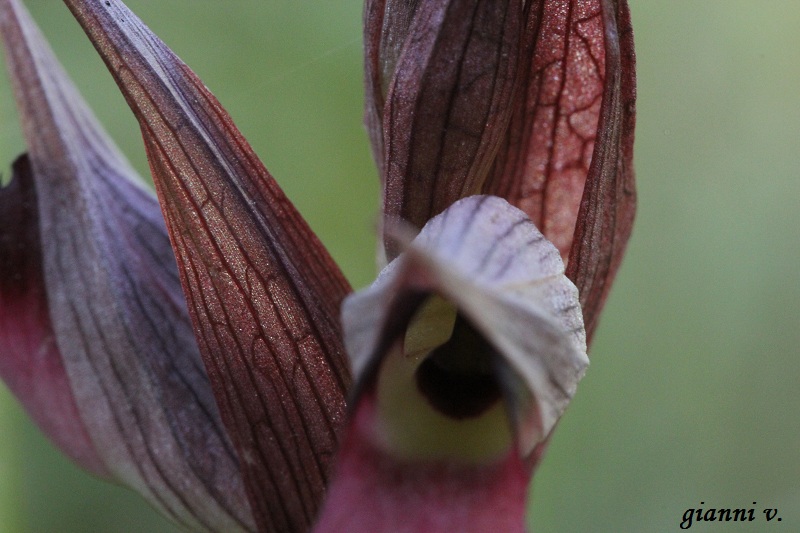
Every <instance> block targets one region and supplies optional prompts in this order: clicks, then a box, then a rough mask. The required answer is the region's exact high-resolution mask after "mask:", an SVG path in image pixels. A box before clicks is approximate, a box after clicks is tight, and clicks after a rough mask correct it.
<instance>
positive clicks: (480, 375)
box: [415, 315, 501, 420]
mask: <svg viewBox="0 0 800 533" xmlns="http://www.w3.org/2000/svg"><path fill="white" fill-rule="evenodd" d="M495 357H497V355H496V354H495V350H494V348H492V346H490V345H489V343H488V342H486V340H485V339H484V338H483V337H482V336H481V334H480V333H478V332H477V331H476V330H475V328H473V327H472V326H471V325H470V324H469V323H468V322H467V321H466V320H465V319H464V318H463V317H461V316H460V315H458V316H457V317H456V320H455V324H454V326H453V333H452V335H451V336H450V338H449V339H448V340H447V342H445V343H444V344H442V345H441V346H438V347H437V348H435V349H434V350H433V351H432V352H431V354H430V355H429V356H428V357H427V358H425V360H424V361H423V362H422V364H420V365H419V368H417V371H416V373H415V378H416V382H417V387H418V389H419V391H420V392H421V393H422V395H423V396H425V398H426V399H427V400H428V402H430V404H431V406H432V407H433V408H434V409H436V410H437V411H439V412H440V413H442V414H443V415H445V416H448V417H451V418H455V419H458V420H461V419H465V418H473V417H477V416H480V415H481V414H483V413H484V412H485V411H487V410H488V409H489V408H491V407H492V406H493V405H494V404H495V403H496V402H497V401H498V400H500V396H501V389H500V384H499V383H498V381H497V378H496V377H495V376H496V372H495V371H494V368H493V364H492V360H493V359H494V358H495Z"/></svg>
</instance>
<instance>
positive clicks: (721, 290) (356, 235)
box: [0, 0, 800, 533]
mask: <svg viewBox="0 0 800 533" xmlns="http://www.w3.org/2000/svg"><path fill="white" fill-rule="evenodd" d="M128 3H129V5H130V6H131V7H132V8H133V9H134V10H135V11H136V12H137V13H138V14H139V15H140V16H141V17H142V18H143V19H144V20H145V21H146V22H147V23H148V24H149V25H150V26H151V27H152V28H153V29H154V30H155V31H156V33H157V34H159V35H160V36H161V37H162V38H163V39H164V40H165V41H166V42H167V44H169V45H170V46H171V47H172V48H173V49H174V50H175V51H176V52H177V53H178V54H179V55H180V56H181V57H182V58H183V59H184V60H185V61H186V62H187V63H188V64H189V65H190V66H192V67H193V68H194V69H195V70H196V72H197V73H198V74H199V75H200V77H201V78H202V79H203V80H204V81H205V82H206V84H207V85H208V86H209V87H210V88H211V89H212V91H214V92H215V94H216V95H217V96H218V97H219V99H220V100H221V101H222V103H223V105H225V106H226V107H227V109H228V110H229V111H230V113H231V115H232V116H233V117H234V119H235V120H236V121H237V124H238V125H239V127H240V128H241V129H242V131H243V132H244V134H245V135H246V136H247V138H248V139H249V140H250V142H251V143H252V144H253V146H254V148H255V150H256V152H258V153H259V155H260V156H261V157H262V159H263V160H264V161H265V163H266V165H267V167H268V168H269V169H270V170H271V171H272V173H273V174H274V175H275V176H276V178H277V179H278V181H279V183H280V184H281V185H282V186H283V187H284V189H285V190H286V192H287V194H288V195H289V197H290V198H292V199H293V200H294V201H295V203H296V204H297V206H298V207H299V209H300V211H301V212H302V213H303V214H304V215H305V216H306V217H307V218H308V220H309V222H310V223H311V225H312V227H313V228H314V229H315V230H316V231H317V232H318V233H319V235H320V237H321V238H322V240H323V241H324V242H325V243H326V244H327V245H328V246H329V247H330V249H331V251H332V253H333V255H334V257H335V258H336V259H337V261H339V263H340V265H341V266H342V268H343V269H344V271H345V273H346V274H347V275H348V277H349V278H350V280H351V281H352V283H353V284H354V286H356V287H361V286H364V285H366V284H367V283H369V282H370V281H371V278H372V276H373V273H374V272H373V251H374V244H373V241H374V230H373V228H374V225H375V219H376V214H377V205H378V204H377V195H378V186H377V184H378V180H377V175H376V172H375V169H374V166H373V164H372V161H371V157H370V154H369V149H368V145H367V139H366V135H365V133H364V130H363V127H362V124H361V114H362V110H361V106H362V103H361V101H362V96H363V91H362V87H361V80H362V73H361V40H360V26H361V3H360V2H358V1H355V0H350V1H346V2H330V1H323V0H315V1H310V0H302V1H297V2H289V1H287V0H258V1H255V0H247V1H245V0H239V1H236V2H217V1H210V0H206V1H190V0H171V1H169V2H154V1H146V0H139V1H134V0H131V1H130V2H128ZM28 6H29V8H30V9H31V11H32V12H33V14H34V16H35V18H36V20H37V21H38V22H39V24H40V25H41V26H42V28H43V30H44V32H45V34H46V35H47V36H48V38H49V39H50V41H51V43H52V44H53V45H54V47H55V49H56V52H57V54H58V55H59V57H60V58H61V60H62V61H63V62H64V64H65V66H66V68H67V70H68V71H69V72H70V73H71V74H72V75H73V76H74V78H75V79H76V80H77V82H78V85H79V86H80V87H81V89H82V91H83V92H84V95H85V96H86V97H87V99H88V100H89V102H90V103H91V105H92V106H93V108H94V109H95V111H96V112H97V114H98V115H99V116H100V118H101V120H102V121H103V122H104V123H105V125H106V126H107V128H108V129H109V131H110V133H111V134H112V136H113V137H114V138H115V139H116V140H117V142H118V143H119V144H120V146H121V147H122V149H123V150H124V151H125V152H126V153H127V154H128V156H129V157H130V158H131V159H132V161H133V163H134V164H135V166H136V167H137V168H138V169H139V170H140V171H141V172H142V174H143V175H147V173H148V170H147V164H146V161H145V159H144V155H143V149H142V143H141V139H140V136H139V131H138V128H137V126H136V124H135V122H134V120H133V118H132V116H131V114H130V113H129V111H128V109H127V107H125V105H124V102H123V100H122V98H121V97H120V96H119V94H118V93H117V92H116V89H115V87H114V85H113V84H112V82H111V81H110V77H109V75H108V74H107V73H106V71H105V68H104V67H103V65H102V63H101V61H100V60H99V58H98V57H97V55H96V54H95V52H94V50H93V48H92V47H91V46H90V45H89V44H88V42H87V40H86V39H85V37H84V35H83V34H82V32H81V31H80V30H79V29H78V27H77V24H76V23H75V22H74V21H73V20H72V18H71V16H70V15H69V13H68V12H67V10H66V8H65V7H64V6H63V5H61V3H60V2H56V1H54V0H38V1H33V0H29V1H28ZM631 9H632V12H633V22H634V30H635V34H636V45H637V48H636V51H637V62H638V72H639V76H638V77H639V100H638V127H637V135H636V168H637V175H638V187H639V212H638V219H637V223H636V226H635V230H634V236H633V239H632V241H631V243H630V247H629V252H628V256H627V258H626V261H625V263H624V265H623V268H622V270H621V272H620V274H619V277H618V278H617V283H616V286H615V290H614V291H613V293H612V296H611V298H610V300H609V303H608V306H607V307H606V311H605V314H604V317H603V320H602V323H601V326H600V328H599V330H598V333H597V336H596V339H595V343H594V346H593V349H592V353H591V355H592V366H591V368H590V370H589V372H588V374H587V376H586V378H585V380H584V381H583V383H582V385H581V387H580V389H579V392H578V395H577V397H576V399H575V401H574V403H573V405H572V406H571V407H570V409H569V411H568V412H567V414H566V416H565V417H564V419H563V420H562V422H561V424H560V425H559V427H558V430H557V432H556V434H555V436H554V438H553V440H552V444H551V446H550V450H549V452H548V454H547V456H546V458H545V461H544V463H543V465H542V467H541V469H540V471H539V473H538V475H537V478H536V482H535V485H534V489H533V493H532V498H533V499H532V505H531V524H532V526H533V529H534V530H535V531H537V532H560V531H601V532H605V531H609V532H612V531H614V532H616V531H675V530H678V524H679V522H680V520H681V516H682V514H683V512H684V511H685V510H686V509H687V508H689V507H697V506H698V505H700V502H701V501H704V502H705V505H704V506H703V507H755V508H756V509H757V513H758V515H759V517H758V518H759V521H756V522H753V523H750V524H736V526H735V530H736V531H770V530H772V529H776V530H782V531H800V419H799V418H798V408H799V407H800V386H799V384H798V377H800V357H798V352H799V351H800V214H799V211H800V210H799V208H800V2H797V1H796V0H781V1H779V0H770V1H760V2H752V1H745V0H681V1H676V0H672V1H669V2H665V1H664V2H658V1H644V0H631ZM22 150H23V142H22V139H21V137H20V132H19V128H18V126H17V117H16V113H15V110H14V108H13V102H12V99H11V94H10V88H9V85H8V81H7V79H6V78H5V76H3V77H2V78H0V168H2V171H3V173H4V174H5V175H7V171H8V165H9V164H10V162H11V160H12V158H13V157H14V156H15V155H16V154H18V153H19V152H21V151H22ZM752 502H757V504H755V505H753V504H752ZM765 507H769V508H778V510H779V516H780V517H781V518H782V522H780V523H778V522H776V521H773V522H772V523H769V524H768V523H766V522H765V521H764V518H763V514H761V509H763V508H765ZM731 528H732V526H731V525H730V524H714V523H711V524H707V523H700V524H697V525H695V526H693V527H692V530H693V531H731V530H733V529H731ZM73 531H74V532H86V533H90V532H103V533H114V532H125V533H136V532H145V531H146V532H168V531H175V529H174V527H173V526H171V525H170V524H168V523H166V522H165V521H164V520H163V519H161V518H160V517H159V516H157V515H156V513H155V512H154V511H151V510H150V509H149V508H148V506H147V505H146V504H145V503H143V502H142V501H141V500H140V499H139V498H138V497H137V496H135V495H133V494H131V493H129V492H127V491H126V490H124V489H119V488H116V487H112V486H109V485H106V484H103V483H100V482H98V481H95V480H93V479H92V478H90V477H88V476H86V475H84V474H83V473H81V472H80V471H79V470H78V469H77V468H75V467H73V466H72V465H71V464H70V463H68V462H67V461H66V460H65V459H64V458H62V457H61V456H60V455H59V453H58V452H57V451H56V450H54V449H53V448H52V446H51V445H50V444H49V443H48V442H47V441H46V440H45V439H44V438H43V437H42V436H41V435H40V434H39V432H38V430H37V429H36V428H35V427H33V426H32V425H31V424H30V422H29V421H28V420H27V418H26V416H25V415H24V413H22V412H21V410H20V408H19V406H18V405H17V404H16V402H15V400H14V399H13V398H12V397H11V396H10V394H9V393H8V391H7V390H6V389H5V388H3V386H2V385H0V533H28V532H35V533H49V532H59V533H64V532H73Z"/></svg>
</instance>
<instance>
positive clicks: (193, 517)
mask: <svg viewBox="0 0 800 533" xmlns="http://www.w3.org/2000/svg"><path fill="white" fill-rule="evenodd" d="M0 8H2V10H3V23H4V25H3V37H4V38H5V39H6V43H7V48H9V49H10V51H11V53H10V54H9V57H10V62H11V69H10V70H11V72H12V73H13V74H14V76H15V79H14V82H15V89H16V95H17V100H18V104H19V106H20V109H21V115H22V116H23V117H24V119H25V120H24V121H23V122H24V126H25V135H26V140H27V143H28V146H29V149H30V161H31V166H32V171H33V174H34V179H35V182H36V187H37V197H38V202H37V204H38V215H39V232H40V235H41V245H42V262H43V273H44V280H45V285H46V291H47V298H48V303H49V314H50V317H51V320H52V326H53V331H54V334H55V340H56V343H57V345H58V349H59V352H60V354H61V356H62V358H63V363H64V368H65V370H66V374H67V375H68V378H69V383H70V387H71V392H72V394H73V396H74V399H75V402H76V404H77V406H78V410H79V412H80V416H81V418H82V420H83V423H84V424H85V425H86V428H87V430H88V434H89V436H90V437H91V439H92V442H93V444H94V447H95V449H96V450H97V453H98V454H99V456H100V457H101V460H102V461H103V463H104V466H105V468H106V469H107V470H108V471H109V472H110V474H111V475H112V476H113V477H114V478H116V479H117V480H119V481H121V482H123V483H125V484H127V485H130V486H132V487H133V488H135V489H137V490H138V491H139V492H141V493H142V494H143V495H144V496H145V497H146V498H147V499H148V500H150V501H151V503H153V504H154V505H156V506H157V507H159V508H160V509H161V510H162V511H163V512H164V513H165V514H167V515H168V516H170V517H171V518H172V519H174V520H175V521H176V522H178V523H181V524H183V525H184V526H185V527H188V528H191V529H192V530H198V531H212V530H213V531H217V530H221V529H222V530H251V529H253V528H254V527H255V526H254V523H253V519H252V515H251V513H250V509H249V506H248V505H247V503H246V497H245V491H244V484H243V482H242V478H241V476H240V474H239V464H238V458H237V456H236V454H235V452H234V450H233V447H232V445H231V443H230V440H229V438H228V436H227V434H226V432H225V429H224V427H223V425H222V421H221V418H220V414H219V410H218V408H217V406H216V402H215V399H214V396H213V392H212V390H211V384H210V382H209V379H208V376H207V374H206V372H205V370H204V368H203V365H202V361H201V359H200V354H199V352H198V349H197V343H196V341H195V340H194V336H193V333H192V329H191V324H190V321H189V316H188V313H187V310H186V306H185V303H184V302H183V298H182V294H181V288H180V285H179V284H178V283H177V281H178V276H177V268H176V265H175V260H174V256H173V255H172V252H171V249H170V247H169V241H168V238H167V235H166V228H165V227H164V223H163V219H162V218H161V214H160V212H159V208H158V204H157V202H156V201H155V198H154V197H153V196H152V195H151V194H150V193H148V192H147V191H145V190H144V189H143V188H142V186H141V185H139V184H138V183H137V181H138V178H136V176H135V175H134V174H133V171H132V170H131V169H130V167H129V166H128V164H127V163H126V162H125V161H124V159H122V158H121V156H120V155H119V154H118V152H117V150H116V148H114V147H113V146H112V145H111V144H110V141H108V140H107V137H106V136H105V134H104V132H103V131H102V130H101V128H100V127H99V125H97V124H96V122H95V120H94V118H93V116H92V115H91V113H90V112H89V110H88V109H87V108H86V106H85V104H84V103H83V101H82V100H81V98H80V96H79V95H78V94H77V92H76V90H75V89H74V87H73V86H72V85H71V83H70V82H69V81H68V79H67V77H66V75H65V74H64V73H63V72H62V70H61V69H60V65H58V63H57V62H56V60H55V58H54V57H52V55H51V53H50V52H49V50H48V49H47V46H46V44H45V43H44V40H43V38H42V37H41V36H40V35H39V34H38V31H37V30H36V28H35V26H34V25H33V23H32V22H31V21H30V20H29V18H28V16H27V13H25V12H24V11H23V9H22V7H21V6H20V5H19V4H17V3H16V1H14V0H4V1H3V2H2V3H0Z"/></svg>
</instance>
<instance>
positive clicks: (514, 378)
mask: <svg viewBox="0 0 800 533" xmlns="http://www.w3.org/2000/svg"><path fill="white" fill-rule="evenodd" d="M343 322H344V328H345V338H346V342H347V349H348V353H349V354H350V357H351V361H352V363H353V369H354V373H355V376H356V378H357V380H358V382H357V383H358V386H357V396H356V398H355V404H354V416H353V419H352V420H351V423H350V426H349V428H348V434H347V435H346V436H345V440H344V443H343V447H342V449H341V451H340V459H339V461H340V462H339V465H338V467H337V475H336V476H335V478H334V481H333V484H332V486H331V489H330V495H329V499H328V501H327V503H326V507H325V509H324V510H323V514H322V517H321V519H320V524H319V526H318V529H317V531H321V532H322V531H324V532H328V531H331V532H332V531H352V532H361V531H363V532H366V531H372V532H383V531H424V532H426V533H427V532H431V533H432V532H438V531H441V532H444V531H454V530H455V531H465V532H469V531H476V532H477V531H486V530H487V528H490V527H500V525H501V524H505V525H504V526H503V527H502V528H501V530H503V531H521V528H522V525H523V523H524V520H523V518H524V501H525V497H524V495H525V492H526V490H525V487H526V486H527V481H528V479H529V476H530V469H529V468H527V467H526V466H524V464H523V461H522V459H527V458H528V457H529V456H530V454H531V453H532V452H533V450H534V447H535V446H536V444H538V443H539V442H541V441H542V440H544V439H545V438H546V436H547V435H548V434H549V432H550V430H551V429H552V428H553V426H554V425H555V423H556V421H557V420H558V418H559V417H560V416H561V414H562V412H563V411H564V409H565V408H566V406H567V404H568V403H569V401H570V399H571V398H572V395H573V394H574V393H575V390H576V386H577V382H578V380H579V379H580V378H581V377H582V376H583V373H584V371H585V369H586V366H587V365H588V363H589V360H588V358H587V357H586V339H585V334H584V330H583V321H582V317H581V312H580V305H579V303H578V293H577V289H576V288H575V286H574V285H573V284H572V283H571V282H570V281H569V280H568V279H567V278H566V277H565V276H564V267H563V262H562V260H561V257H560V255H559V253H558V250H557V249H556V248H555V247H554V246H553V245H552V244H550V243H549V242H548V241H547V240H545V239H544V237H543V236H542V234H541V233H540V232H539V231H538V230H537V229H536V227H535V226H534V225H533V223H532V222H531V221H530V219H529V218H528V217H527V215H525V213H523V212H522V211H520V210H519V209H516V208H514V207H512V206H511V205H509V204H508V203H507V202H505V201H504V200H502V199H500V198H497V197H492V196H472V197H469V198H465V199H463V200H460V201H458V202H456V203H455V204H453V205H452V206H450V207H449V208H448V209H446V210H445V211H444V212H443V213H442V214H440V215H438V216H437V217H435V218H433V219H431V220H430V221H429V222H428V223H427V224H426V225H425V227H424V228H423V229H422V231H421V232H420V234H419V235H418V236H417V237H416V239H414V240H413V241H412V242H411V243H410V244H409V245H408V246H407V249H406V251H405V252H403V253H402V254H401V255H400V256H399V257H398V258H397V259H395V260H394V261H393V262H392V263H390V264H389V265H388V266H387V267H386V268H385V269H384V271H383V272H382V273H381V275H380V276H379V277H378V280H377V281H376V282H375V283H374V284H373V285H372V286H371V287H370V288H368V289H366V290H364V291H361V292H359V293H356V294H355V295H352V296H350V297H349V298H348V299H347V300H345V304H344V307H343ZM365 462H366V465H365V464H364V463H365ZM389 472H392V474H391V475H389ZM484 475H485V476H488V477H489V478H490V480H492V481H491V482H489V485H493V484H495V483H496V486H494V487H493V488H492V489H490V488H489V487H488V486H487V485H484V484H475V483H474V478H479V477H480V476H484ZM383 476H387V477H388V479H387V478H384V477H383ZM462 477H463V478H464V480H470V479H472V481H471V482H468V483H464V484H461V483H460V482H459V481H458V480H459V478H462ZM506 477H507V479H506ZM422 480H425V483H426V484H427V487H424V486H420V485H418V483H419V482H420V481H422ZM387 481H388V483H386V482H387ZM378 483H381V489H378V488H376V486H374V485H377V484H378ZM384 485H385V486H384ZM504 485H505V486H504ZM515 490H516V491H517V492H516V493H514V492H513V491H515ZM487 497H488V498H490V499H493V498H496V499H497V501H494V502H493V503H490V502H485V501H481V499H482V498H487ZM420 498H425V499H427V500H428V503H427V505H428V506H430V509H429V512H428V513H418V512H415V509H414V506H415V505H416V504H417V502H418V500H419V499H420ZM494 506H500V507H494ZM437 507H438V508H439V510H438V511H434V509H436V508H437ZM375 509H381V510H383V511H384V512H378V511H375ZM389 509H391V511H388V510H389ZM435 512H439V513H441V514H442V515H443V516H441V517H438V518H437V517H436V516H434V515H432V514H431V513H435ZM437 519H438V520H441V523H440V525H439V526H436V525H435V523H436V520H437ZM498 520H499V522H498ZM402 523H405V524H406V525H405V526H400V525H398V524H402ZM426 524H427V525H426ZM493 524H494V526H493Z"/></svg>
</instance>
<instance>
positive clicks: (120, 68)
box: [67, 1, 350, 531]
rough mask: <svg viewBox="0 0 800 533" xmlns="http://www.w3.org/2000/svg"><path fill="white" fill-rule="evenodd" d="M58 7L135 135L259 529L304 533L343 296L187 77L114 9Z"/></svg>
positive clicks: (338, 414) (329, 438)
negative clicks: (76, 28)
mask: <svg viewBox="0 0 800 533" xmlns="http://www.w3.org/2000/svg"><path fill="white" fill-rule="evenodd" d="M67 3H68V5H69V6H70V8H71V9H72V10H73V13H74V14H75V15H76V17H77V18H78V20H79V21H80V22H81V24H82V25H83V26H84V29H85V30H86V31H87V33H88V34H89V36H90V37H91V39H92V40H93V42H94V43H95V46H96V47H97V48H98V50H99V51H100V53H101V54H102V56H103V58H104V60H105V61H106V63H107V65H108V66H109V69H110V70H111V72H112V74H113V75H114V77H115V78H116V80H117V82H118V84H119V85H120V87H121V88H122V91H123V93H124V95H125V97H126V99H127V100H128V103H129V104H130V105H131V107H132V108H133V110H134V112H135V114H136V115H137V118H138V119H139V121H140V123H141V126H142V130H143V134H144V138H145V145H146V148H147V152H148V157H149V160H150V163H151V167H152V169H153V173H154V180H155V183H156V188H157V190H158V193H159V197H160V199H161V201H162V206H163V210H164V214H165V218H166V219H167V225H168V228H169V232H170V236H171V240H172V244H173V247H174V249H175V252H176V256H177V259H178V263H179V265H180V266H181V268H180V274H181V280H182V282H183V286H184V289H185V292H186V297H187V300H188V302H189V309H190V314H191V317H192V321H193V325H194V331H195V334H196V337H197V340H198V343H199V346H200V351H201V353H202V354H203V358H204V361H205V363H206V368H207V370H208V373H209V376H210V378H211V382H212V385H213V387H214V391H215V393H216V396H217V401H218V403H219V405H220V409H221V412H222V416H223V419H224V420H225V423H226V426H227V428H228V430H229V432H230V434H231V436H232V438H233V441H234V444H235V445H236V449H237V451H238V453H239V457H240V460H241V462H242V466H243V471H244V475H245V481H246V484H247V489H248V495H249V498H250V502H251V504H252V507H253V510H254V513H255V516H256V521H257V522H258V526H259V529H260V530H262V531H305V530H306V529H307V528H308V527H309V525H310V524H311V523H312V521H313V518H314V516H315V514H316V510H317V507H318V505H319V503H320V501H321V499H322V496H323V494H324V487H325V480H326V479H327V475H328V470H329V466H330V462H331V459H332V455H333V453H334V451H335V449H336V444H337V440H336V430H337V428H338V427H339V426H340V424H341V423H342V422H343V420H344V397H345V394H346V391H347V389H348V388H349V382H350V377H349V373H348V369H347V363H346V360H345V358H344V350H343V347H342V345H341V339H340V333H339V324H338V313H339V304H340V302H341V300H342V299H343V297H344V296H345V295H346V294H347V293H348V292H349V290H350V289H349V286H348V284H347V282H346V281H345V280H344V278H343V276H342V275H341V273H340V272H339V270H338V268H337V267H336V266H335V264H334V263H333V261H332V259H331V258H330V257H329V255H328V254H327V252H326V251H325V250H324V248H323V247H322V245H321V244H320V243H319V241H318V240H317V239H316V237H315V236H314V235H313V233H312V232H311V230H310V229H309V228H308V226H307V225H306V224H305V222H304V221H303V220H302V218H301V217H300V215H299V214H298V213H297V211H296V210H295V209H294V207H293V206H292V205H291V203H290V202H289V200H288V199H287V198H286V197H285V196H284V195H283V193H282V192H281V191H280V189H279V187H278V186H277V184H276V183H275V181H274V180H273V179H272V177H271V176H270V175H269V174H268V173H267V171H266V169H265V168H264V167H263V165H262V164H261V162H260V161H259V160H258V159H257V158H256V156H255V154H253V152H252V150H251V148H250V147H249V145H248V144H247V143H246V141H245V140H244V139H243V138H242V137H241V135H240V134H239V132H238V130H236V128H235V126H234V125H233V124H232V122H231V120H230V117H229V116H228V115H227V114H226V113H225V111H224V110H223V109H222V108H221V107H220V105H219V103H218V102H217V100H216V99H215V98H214V97H213V96H212V95H211V94H210V93H209V92H208V90H207V89H206V88H205V87H204V86H203V85H202V83H201V82H200V81H199V80H198V79H197V78H196V77H195V76H194V74H193V73H192V72H191V71H190V70H189V69H188V68H187V67H186V66H185V65H184V64H183V63H181V62H180V60H179V59H178V58H177V57H175V56H174V54H172V52H171V51H169V50H168V49H167V48H166V46H165V45H164V44H163V43H162V42H161V41H159V40H158V39H157V38H156V37H155V36H153V35H152V34H151V33H150V32H149V30H148V29H147V28H146V27H145V26H144V25H143V24H142V23H141V22H140V21H139V20H138V19H136V17H135V16H134V15H133V14H132V13H130V12H129V11H128V10H127V9H126V8H125V7H124V6H122V4H121V3H119V2H106V3H105V5H98V4H94V3H89V2H79V1H68V2H67Z"/></svg>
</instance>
